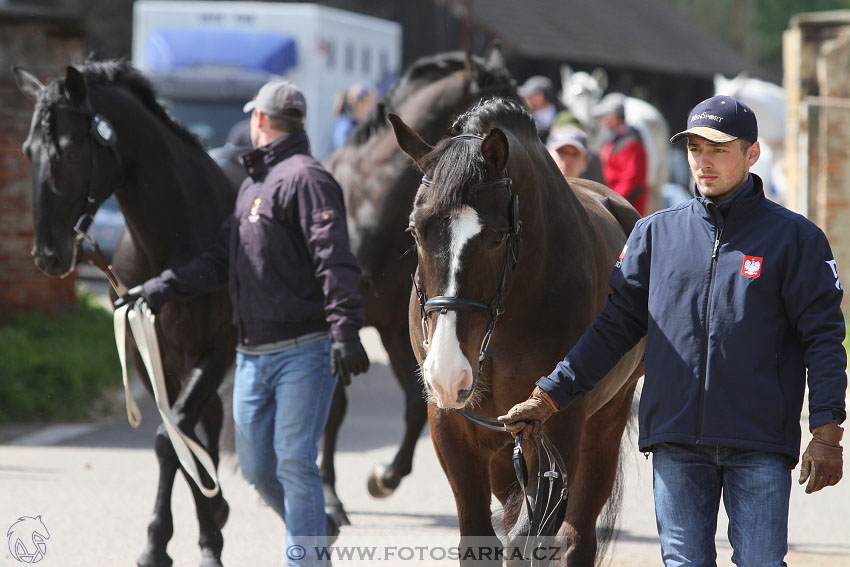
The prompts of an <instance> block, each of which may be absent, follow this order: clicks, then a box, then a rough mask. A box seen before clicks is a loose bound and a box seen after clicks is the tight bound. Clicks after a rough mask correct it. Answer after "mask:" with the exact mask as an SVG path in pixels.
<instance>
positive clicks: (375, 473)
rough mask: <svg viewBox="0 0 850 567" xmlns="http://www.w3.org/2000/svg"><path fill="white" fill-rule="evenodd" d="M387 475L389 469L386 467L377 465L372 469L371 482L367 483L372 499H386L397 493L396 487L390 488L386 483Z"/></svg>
mask: <svg viewBox="0 0 850 567" xmlns="http://www.w3.org/2000/svg"><path fill="white" fill-rule="evenodd" d="M386 475H387V467H385V466H384V465H375V468H374V469H372V473H371V474H370V475H369V481H368V482H367V483H366V487H367V488H368V489H369V494H370V495H371V496H372V498H386V497H387V496H389V495H390V494H392V493H393V492H395V487H393V486H388V485H387V484H386V483H385V482H384V479H385V478H386Z"/></svg>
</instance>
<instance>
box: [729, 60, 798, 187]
mask: <svg viewBox="0 0 850 567" xmlns="http://www.w3.org/2000/svg"><path fill="white" fill-rule="evenodd" d="M714 94H722V95H728V96H734V97H735V98H737V99H738V100H740V101H742V102H743V103H744V104H746V105H747V106H749V107H750V108H752V109H753V112H755V113H756V118H757V119H758V125H759V145H760V146H761V156H760V157H759V160H758V161H757V162H756V164H755V165H754V166H753V167H752V168H750V169H751V171H752V172H753V173H756V174H758V176H759V177H761V178H762V180H763V181H764V187H765V194H766V195H767V196H768V197H770V198H771V199H773V200H775V201H779V202H780V203H782V202H783V201H784V198H785V187H786V185H785V170H784V162H785V103H786V98H785V89H783V88H782V87H780V86H779V85H777V84H774V83H770V82H768V81H763V80H761V79H755V78H752V77H748V76H746V75H745V74H741V75H738V76H737V77H735V78H732V79H727V78H726V77H724V76H723V75H714Z"/></svg>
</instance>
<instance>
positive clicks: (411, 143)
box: [387, 113, 434, 169]
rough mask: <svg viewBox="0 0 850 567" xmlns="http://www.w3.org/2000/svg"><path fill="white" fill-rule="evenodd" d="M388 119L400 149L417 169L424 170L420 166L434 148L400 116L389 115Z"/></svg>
mask: <svg viewBox="0 0 850 567" xmlns="http://www.w3.org/2000/svg"><path fill="white" fill-rule="evenodd" d="M387 119H388V120H389V121H390V124H392V127H393V132H395V139H396V141H397V142H398V147H400V148H401V151H403V152H404V153H406V154H407V155H409V156H410V157H411V159H413V161H414V162H415V163H416V167H418V168H419V169H422V167H421V166H420V165H419V162H420V160H421V159H422V158H423V157H424V156H425V155H426V154H427V153H429V152H430V151H431V150H432V149H434V148H432V147H431V146H429V145H428V144H427V143H426V142H425V140H423V139H422V138H421V137H420V136H419V134H417V133H416V131H415V130H413V128H411V127H410V126H408V125H407V124H405V123H404V120H402V119H401V117H400V116H399V115H398V114H393V113H389V114H387Z"/></svg>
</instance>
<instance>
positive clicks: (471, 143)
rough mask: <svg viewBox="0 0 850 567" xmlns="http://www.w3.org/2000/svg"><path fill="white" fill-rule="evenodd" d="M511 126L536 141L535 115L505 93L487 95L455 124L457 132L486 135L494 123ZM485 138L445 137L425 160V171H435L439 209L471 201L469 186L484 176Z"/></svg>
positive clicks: (435, 204) (520, 135) (517, 133)
mask: <svg viewBox="0 0 850 567" xmlns="http://www.w3.org/2000/svg"><path fill="white" fill-rule="evenodd" d="M496 125H498V126H499V127H500V128H504V129H505V130H509V131H510V132H511V133H512V134H514V135H515V136H516V137H518V138H520V139H521V140H523V142H524V141H525V140H529V141H536V140H538V138H537V127H536V125H535V122H534V117H532V116H531V114H530V113H529V112H528V110H526V108H525V107H524V106H523V105H522V104H521V103H519V102H518V101H516V100H513V99H509V98H502V97H492V98H488V99H484V100H481V101H479V102H478V103H476V104H475V106H473V107H472V108H470V109H469V110H468V111H466V112H465V113H463V114H461V115H460V116H458V117H457V119H456V120H455V122H454V124H452V127H451V133H452V135H453V136H458V135H460V134H476V135H478V136H486V135H487V133H488V132H489V131H490V129H491V128H493V126H496ZM480 148H481V141H480V140H477V139H475V138H472V139H462V138H461V139H457V138H444V139H443V140H440V142H439V143H438V144H437V145H436V146H435V147H434V149H433V150H431V151H430V152H428V153H427V154H426V155H425V156H424V157H423V158H422V160H421V162H420V166H421V167H422V170H423V171H425V172H429V171H430V172H432V173H431V176H432V181H433V186H434V187H437V188H439V190H438V191H434V195H433V199H434V200H433V201H432V202H431V205H432V206H433V207H434V210H435V212H448V211H452V210H454V209H457V208H458V207H461V206H462V205H467V204H469V197H470V195H469V190H468V188H469V186H470V185H474V184H476V183H480V182H482V181H483V179H484V158H483V157H482V156H481V152H480Z"/></svg>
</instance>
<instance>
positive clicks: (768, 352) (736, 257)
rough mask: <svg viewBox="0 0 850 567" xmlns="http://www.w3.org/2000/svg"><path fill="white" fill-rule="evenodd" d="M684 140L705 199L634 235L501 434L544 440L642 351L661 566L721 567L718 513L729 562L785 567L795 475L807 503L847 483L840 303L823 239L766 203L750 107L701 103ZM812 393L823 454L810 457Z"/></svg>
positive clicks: (699, 195) (815, 432)
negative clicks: (555, 420)
mask: <svg viewBox="0 0 850 567" xmlns="http://www.w3.org/2000/svg"><path fill="white" fill-rule="evenodd" d="M680 140H682V141H687V150H688V164H689V166H690V169H691V174H692V175H693V178H694V182H695V183H694V195H695V198H694V199H691V200H690V201H688V202H686V203H682V204H680V205H677V206H675V207H671V208H669V209H664V210H663V211H659V212H657V213H655V214H652V215H650V216H648V217H645V218H642V219H640V220H639V221H638V222H637V224H636V225H635V227H634V229H633V230H632V232H631V234H630V235H629V238H628V241H627V242H626V246H625V248H623V251H622V252H621V253H620V256H619V258H618V259H617V261H616V264H615V267H614V270H613V272H612V274H611V277H610V279H609V283H610V286H611V294H609V295H608V299H607V303H606V305H605V308H604V309H603V310H602V312H601V313H600V314H599V315H598V316H597V318H596V320H595V321H594V322H593V323H592V324H591V325H590V327H589V328H588V329H587V331H585V333H584V335H583V336H582V337H581V339H580V340H579V341H578V343H577V344H576V345H575V347H573V349H572V350H571V351H570V352H569V353H568V354H567V356H566V358H565V359H564V360H563V361H561V362H560V363H559V364H558V365H557V367H556V368H555V369H554V370H553V371H552V373H550V374H549V375H548V376H545V377H543V378H541V379H540V380H538V381H537V388H536V389H535V390H534V391H533V392H532V396H531V397H530V398H529V399H528V400H526V401H525V402H522V403H520V404H517V405H516V406H514V407H513V408H511V409H510V411H508V412H507V414H506V415H504V416H501V417H499V420H500V421H501V422H503V423H504V424H505V426H506V428H507V429H508V430H510V431H512V432H519V431H522V430H526V431H534V428H535V427H539V423H540V422H541V421H543V420H545V419H546V418H547V417H548V416H549V415H550V414H552V413H553V412H555V411H561V410H564V409H565V408H567V406H569V405H570V404H571V403H572V402H573V401H575V400H576V399H578V398H580V397H581V396H583V395H584V394H586V393H587V392H588V391H589V390H590V389H591V388H592V387H593V386H594V384H596V383H597V382H598V381H599V380H600V379H601V378H602V377H603V376H605V375H606V374H607V373H608V372H609V371H610V369H611V368H612V367H613V366H614V365H615V364H616V363H617V361H618V360H619V359H620V358H621V357H622V356H623V354H625V353H626V352H627V351H629V350H630V349H631V348H632V347H633V346H634V345H635V344H637V342H638V341H639V340H641V339H643V338H644V337H645V338H646V361H645V364H646V369H645V370H646V373H645V376H644V383H643V391H642V393H641V398H640V409H639V414H640V417H639V421H640V434H639V437H638V447H639V449H640V450H641V451H644V452H646V453H647V455H648V454H649V453H652V469H653V489H654V493H655V515H656V520H657V525H658V535H659V538H660V540H661V554H662V558H663V560H664V565H665V566H666V567H679V566H682V565H700V566H705V565H716V564H717V563H716V560H717V550H716V549H715V543H714V542H715V532H716V530H717V514H718V511H719V507H720V501H721V499H722V500H723V503H724V505H725V507H726V512H727V513H728V516H729V531H728V535H729V541H730V543H731V545H732V550H733V551H732V562H733V563H735V565H738V566H739V567H767V566H770V567H782V566H784V565H785V563H784V561H783V559H784V557H785V555H786V553H787V552H788V506H789V501H790V495H791V469H792V468H794V466H795V465H796V463H797V462H798V461H799V462H800V465H801V466H800V477H799V482H800V484H803V483H806V482H808V484H807V485H806V493H811V492H816V491H818V490H821V489H823V488H824V487H827V486H832V485H835V484H837V483H838V482H839V481H840V480H841V477H842V469H843V457H842V448H841V438H842V435H843V429H842V428H841V426H840V424H841V423H842V422H843V421H844V419H845V418H846V415H847V414H846V408H845V395H846V390H847V376H846V373H845V370H846V367H847V354H846V352H845V350H844V346H843V345H842V340H843V339H844V330H845V329H844V317H843V315H842V313H841V298H842V295H843V290H842V288H841V283H840V282H839V281H838V271H837V269H836V265H835V259H834V257H833V255H832V251H831V250H830V246H829V243H828V242H827V239H826V235H824V233H823V231H821V229H820V228H818V227H817V226H816V225H815V224H814V223H812V222H811V221H809V220H808V219H806V218H805V217H803V216H801V215H798V214H795V213H792V212H791V211H789V210H787V209H785V208H783V207H782V206H781V205H778V204H777V203H774V202H773V201H770V200H768V199H766V198H765V195H764V189H763V186H762V181H761V179H760V178H759V177H758V175H755V174H752V173H750V167H752V166H753V165H754V164H755V163H756V161H757V160H758V158H759V153H760V147H759V143H758V125H757V121H756V117H755V115H754V114H753V111H752V110H751V109H750V108H749V107H747V105H745V104H743V103H742V102H741V101H739V100H736V99H735V98H732V97H728V96H714V97H711V98H709V99H706V100H704V101H703V102H701V103H699V104H698V105H696V106H695V107H694V108H693V110H691V113H690V115H689V116H688V121H687V126H686V129H685V130H683V131H682V132H679V133H678V134H676V135H675V136H673V138H672V140H671V141H672V142H677V141H680ZM806 386H808V390H809V395H808V400H809V408H808V425H809V429H810V431H811V433H812V439H811V441H810V442H809V445H808V447H807V449H806V450H805V452H804V453H803V455H802V457H801V456H800V441H801V432H800V417H801V409H802V407H803V400H804V393H805V390H806ZM579 411H581V410H579Z"/></svg>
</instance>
